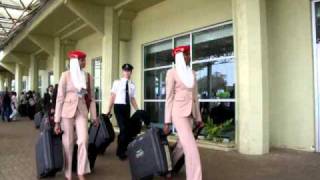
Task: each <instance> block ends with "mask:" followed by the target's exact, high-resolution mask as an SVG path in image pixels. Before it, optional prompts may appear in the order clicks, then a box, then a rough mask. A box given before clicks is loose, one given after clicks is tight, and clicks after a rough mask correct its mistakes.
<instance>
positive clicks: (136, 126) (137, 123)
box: [128, 110, 150, 143]
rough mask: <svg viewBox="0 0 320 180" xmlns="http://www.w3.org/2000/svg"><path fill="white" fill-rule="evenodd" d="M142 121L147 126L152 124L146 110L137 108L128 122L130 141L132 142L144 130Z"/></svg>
mask: <svg viewBox="0 0 320 180" xmlns="http://www.w3.org/2000/svg"><path fill="white" fill-rule="evenodd" d="M142 122H143V123H144V125H146V127H148V126H149V125H150V117H149V115H148V113H147V112H146V111H144V110H137V111H136V112H135V113H134V114H133V115H132V116H131V117H130V121H129V122H128V123H129V125H128V127H129V128H128V143H130V142H132V141H133V140H134V139H135V138H136V137H137V135H138V134H140V133H141V130H142Z"/></svg>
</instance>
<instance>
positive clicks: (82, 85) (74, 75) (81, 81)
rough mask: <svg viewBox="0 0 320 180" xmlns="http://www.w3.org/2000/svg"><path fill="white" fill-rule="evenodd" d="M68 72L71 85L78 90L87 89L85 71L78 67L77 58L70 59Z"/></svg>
mask: <svg viewBox="0 0 320 180" xmlns="http://www.w3.org/2000/svg"><path fill="white" fill-rule="evenodd" d="M70 73H71V80H72V82H73V85H74V86H75V87H76V88H77V89H78V91H79V92H80V91H81V89H87V86H86V79H85V72H84V71H83V70H81V69H80V65H79V60H78V59H77V58H71V59H70Z"/></svg>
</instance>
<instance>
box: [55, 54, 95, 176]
mask: <svg viewBox="0 0 320 180" xmlns="http://www.w3.org/2000/svg"><path fill="white" fill-rule="evenodd" d="M68 57H69V59H70V70H68V71H65V72H63V73H62V75H61V78H60V82H59V85H58V94H57V98H56V108H55V117H54V122H55V128H54V130H55V132H56V133H57V134H59V133H61V129H62V130H63V135H62V143H63V149H64V157H65V177H66V179H68V180H70V179H72V154H73V148H74V143H75V142H74V139H75V134H74V133H75V132H76V137H77V138H76V139H77V142H76V143H77V144H78V169H77V173H78V177H79V179H80V180H84V179H85V177H84V175H85V174H88V173H90V165H89V161H88V113H89V111H90V115H91V120H92V121H93V123H94V125H96V126H97V125H98V121H97V115H96V106H95V99H94V93H92V92H93V78H92V76H91V75H89V74H88V73H86V72H85V71H84V67H85V65H86V54H85V53H84V52H82V51H71V52H69V53H68ZM60 123H61V125H60Z"/></svg>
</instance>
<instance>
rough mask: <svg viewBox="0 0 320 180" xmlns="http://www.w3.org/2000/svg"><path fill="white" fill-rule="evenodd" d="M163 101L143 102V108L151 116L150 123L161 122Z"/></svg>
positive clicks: (162, 118)
mask: <svg viewBox="0 0 320 180" xmlns="http://www.w3.org/2000/svg"><path fill="white" fill-rule="evenodd" d="M164 106H165V102H145V103H144V109H145V111H146V112H147V113H148V115H149V116H150V117H151V122H152V123H157V124H159V123H163V120H164V111H165V110H164Z"/></svg>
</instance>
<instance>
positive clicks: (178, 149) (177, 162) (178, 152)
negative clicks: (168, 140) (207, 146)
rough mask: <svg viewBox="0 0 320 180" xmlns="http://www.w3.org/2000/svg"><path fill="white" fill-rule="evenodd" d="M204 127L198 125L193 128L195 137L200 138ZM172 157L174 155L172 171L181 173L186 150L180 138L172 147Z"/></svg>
mask: <svg viewBox="0 0 320 180" xmlns="http://www.w3.org/2000/svg"><path fill="white" fill-rule="evenodd" d="M202 129H203V128H197V127H196V128H194V129H193V134H194V137H195V139H198V136H199V134H200V132H201V130H202ZM171 157H172V172H173V173H174V174H177V173H179V171H180V170H181V168H182V167H183V165H184V163H185V159H184V152H183V148H182V145H181V143H180V141H179V139H178V140H177V142H176V143H175V144H174V145H173V146H172V148H171Z"/></svg>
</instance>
